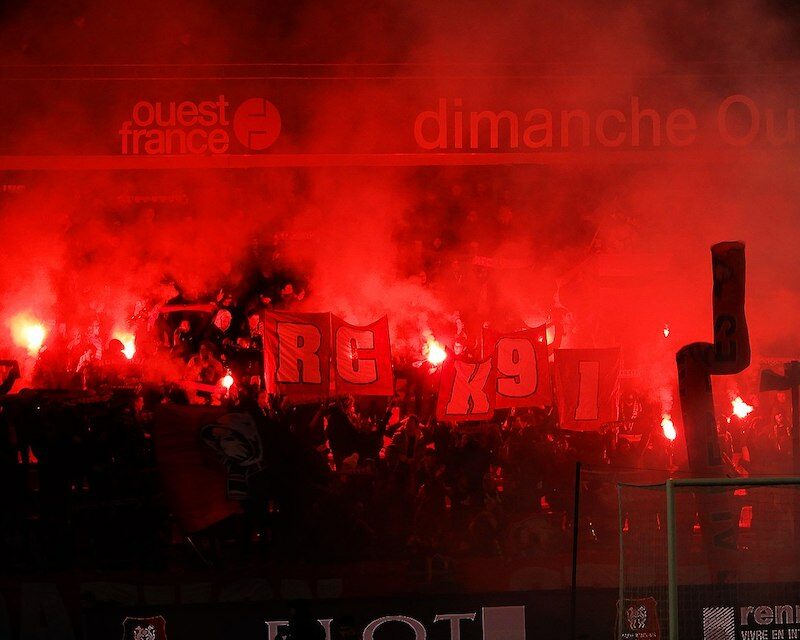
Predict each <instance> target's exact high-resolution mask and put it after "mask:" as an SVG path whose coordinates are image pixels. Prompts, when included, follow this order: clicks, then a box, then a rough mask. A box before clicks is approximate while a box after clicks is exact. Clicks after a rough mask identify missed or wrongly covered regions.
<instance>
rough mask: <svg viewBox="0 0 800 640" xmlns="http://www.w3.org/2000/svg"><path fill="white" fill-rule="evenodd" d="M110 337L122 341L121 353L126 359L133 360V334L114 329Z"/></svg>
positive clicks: (134, 350)
mask: <svg viewBox="0 0 800 640" xmlns="http://www.w3.org/2000/svg"><path fill="white" fill-rule="evenodd" d="M112 337H113V338H116V339H117V340H119V341H120V342H121V343H122V346H123V349H122V353H124V354H125V357H126V358H127V359H128V360H133V356H134V355H135V354H136V336H134V335H133V334H132V333H126V332H124V331H116V332H115V333H114V334H113V335H112Z"/></svg>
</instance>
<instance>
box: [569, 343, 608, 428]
mask: <svg viewBox="0 0 800 640" xmlns="http://www.w3.org/2000/svg"><path fill="white" fill-rule="evenodd" d="M619 371H620V350H619V349H618V348H616V349H558V350H557V351H556V356H555V383H556V397H557V398H558V413H559V417H560V419H561V428H562V429H570V430H573V431H594V430H597V429H599V428H600V427H601V426H602V425H603V424H605V423H608V422H614V421H616V419H617V409H618V402H617V400H618V390H619Z"/></svg>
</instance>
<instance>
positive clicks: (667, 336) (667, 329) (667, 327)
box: [664, 324, 669, 338]
mask: <svg viewBox="0 0 800 640" xmlns="http://www.w3.org/2000/svg"><path fill="white" fill-rule="evenodd" d="M664 337H665V338H669V325H668V324H665V325H664Z"/></svg>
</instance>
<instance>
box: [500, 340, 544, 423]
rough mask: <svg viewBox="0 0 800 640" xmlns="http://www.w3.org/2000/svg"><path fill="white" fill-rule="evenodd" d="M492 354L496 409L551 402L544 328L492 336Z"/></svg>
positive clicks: (535, 405) (534, 405)
mask: <svg viewBox="0 0 800 640" xmlns="http://www.w3.org/2000/svg"><path fill="white" fill-rule="evenodd" d="M493 353H494V364H495V369H496V370H497V404H496V406H497V408H498V409H506V408H509V407H541V406H547V405H550V404H552V403H553V389H552V385H551V384H550V363H549V362H548V360H547V336H546V333H545V326H544V325H542V326H541V327H536V328H533V329H525V330H524V331H516V332H514V333H506V334H503V335H499V336H495V338H494V350H493Z"/></svg>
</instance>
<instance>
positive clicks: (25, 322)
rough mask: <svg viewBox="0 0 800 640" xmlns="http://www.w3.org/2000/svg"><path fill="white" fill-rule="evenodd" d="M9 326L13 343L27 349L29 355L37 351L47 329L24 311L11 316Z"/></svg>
mask: <svg viewBox="0 0 800 640" xmlns="http://www.w3.org/2000/svg"><path fill="white" fill-rule="evenodd" d="M9 327H10V328H11V337H12V338H13V340H14V344H16V345H17V346H19V347H24V348H25V349H27V350H28V354H29V355H32V356H35V355H36V354H38V353H39V351H40V349H41V348H42V345H43V344H44V340H45V338H46V337H47V330H46V329H45V328H44V325H43V324H42V323H41V322H39V321H38V320H37V319H36V318H33V317H32V316H29V315H28V314H26V313H21V314H19V315H16V316H14V317H13V318H11V321H10V322H9Z"/></svg>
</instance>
